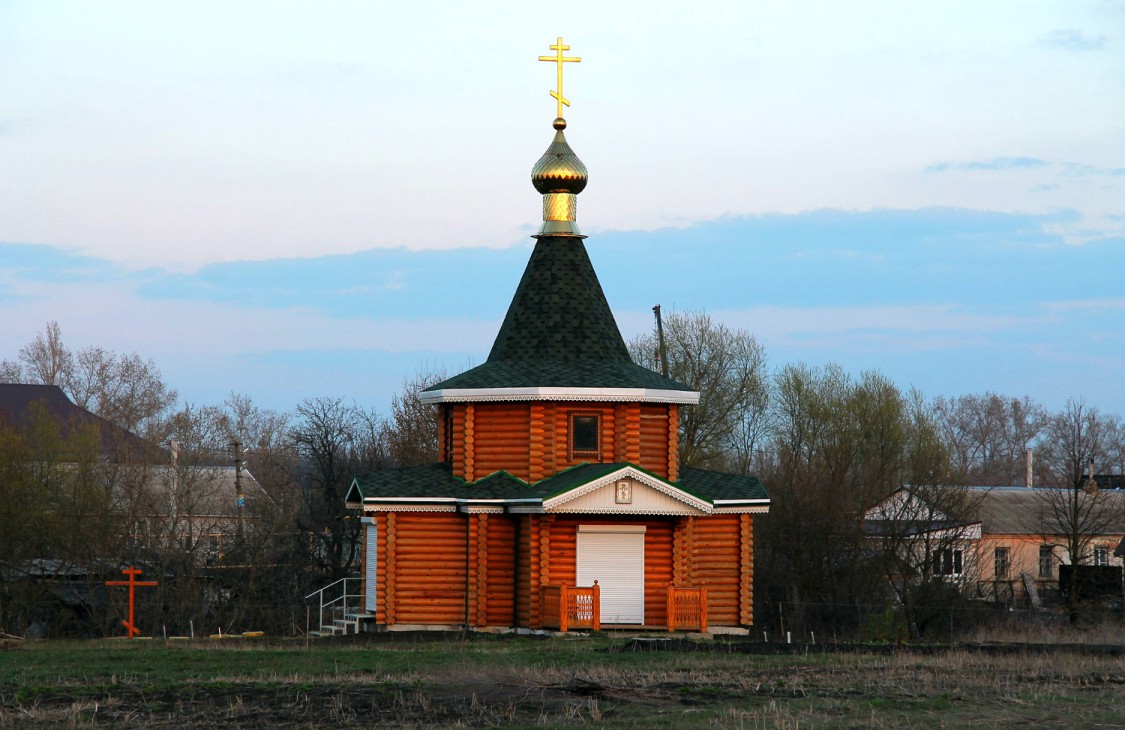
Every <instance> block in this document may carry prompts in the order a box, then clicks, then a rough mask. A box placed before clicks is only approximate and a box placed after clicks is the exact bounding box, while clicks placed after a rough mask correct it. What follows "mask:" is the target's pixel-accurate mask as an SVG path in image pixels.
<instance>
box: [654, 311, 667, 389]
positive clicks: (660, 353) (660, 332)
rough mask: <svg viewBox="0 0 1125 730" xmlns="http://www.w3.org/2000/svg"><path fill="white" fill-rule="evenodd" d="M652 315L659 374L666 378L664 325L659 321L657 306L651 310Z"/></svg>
mask: <svg viewBox="0 0 1125 730" xmlns="http://www.w3.org/2000/svg"><path fill="white" fill-rule="evenodd" d="M652 313H653V314H655V315H656V342H657V347H658V350H657V357H658V358H660V374H661V375H663V376H664V377H668V348H667V347H665V346H664V323H663V322H661V321H660V305H659V304H657V305H656V306H655V307H653V308H652Z"/></svg>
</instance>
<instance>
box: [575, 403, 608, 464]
mask: <svg viewBox="0 0 1125 730" xmlns="http://www.w3.org/2000/svg"><path fill="white" fill-rule="evenodd" d="M598 420H599V419H598V416H597V414H593V413H575V414H572V415H571V416H570V451H571V454H574V455H583V456H597V455H598V453H599V451H600V449H599V448H598V444H599V442H600V440H601V439H600V433H599V431H600V430H601V429H600V428H599V425H600V424H599V423H598Z"/></svg>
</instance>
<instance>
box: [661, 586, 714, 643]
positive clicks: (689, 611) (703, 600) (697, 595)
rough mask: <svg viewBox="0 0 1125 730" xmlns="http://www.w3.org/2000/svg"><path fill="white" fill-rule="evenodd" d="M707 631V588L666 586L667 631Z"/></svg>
mask: <svg viewBox="0 0 1125 730" xmlns="http://www.w3.org/2000/svg"><path fill="white" fill-rule="evenodd" d="M676 629H695V630H697V631H704V632H705V631H707V589H706V588H677V587H676V586H673V585H670V586H668V631H669V632H672V631H675V630H676Z"/></svg>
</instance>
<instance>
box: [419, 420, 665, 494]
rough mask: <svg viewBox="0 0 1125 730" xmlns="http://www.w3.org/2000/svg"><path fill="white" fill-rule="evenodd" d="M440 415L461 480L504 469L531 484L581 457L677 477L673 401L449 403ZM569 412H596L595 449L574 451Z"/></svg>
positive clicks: (445, 454)
mask: <svg viewBox="0 0 1125 730" xmlns="http://www.w3.org/2000/svg"><path fill="white" fill-rule="evenodd" d="M441 413H442V414H443V415H442V416H441V417H440V418H439V419H438V434H439V443H440V444H441V450H442V451H441V456H442V459H443V460H445V461H450V462H452V464H453V473H454V474H456V475H457V476H459V477H462V478H463V479H465V480H466V481H475V480H477V479H482V478H484V477H486V476H488V475H489V474H491V473H493V472H496V471H500V470H504V471H507V472H510V473H511V474H513V475H515V476H517V477H519V478H520V479H524V480H526V481H530V482H532V483H534V482H537V481H539V480H540V479H543V478H545V477H549V476H551V475H553V474H555V473H557V472H559V471H561V470H562V469H565V468H567V467H570V466H574V465H576V464H580V463H582V462H584V461H601V462H621V461H627V462H630V463H632V464H637V465H638V466H640V467H641V468H643V469H646V470H648V471H651V472H653V473H655V474H659V475H660V476H663V477H667V478H669V479H671V480H673V481H675V480H676V478H677V477H678V476H679V473H678V472H679V468H678V462H679V434H678V428H679V412H678V409H677V406H674V405H667V404H640V403H601V404H599V403H555V402H549V401H532V402H518V403H468V404H466V403H449V404H444V405H443V406H442V412H441ZM447 413H448V414H449V418H448V419H447V418H446V417H445V416H444V414H447ZM572 413H590V414H596V415H597V416H598V417H599V419H600V423H599V427H600V433H599V439H600V443H599V452H598V454H596V455H591V454H577V455H576V454H574V453H573V452H572V450H571V443H570V438H569V435H570V415H571V414H572ZM447 431H448V432H449V433H448V434H447Z"/></svg>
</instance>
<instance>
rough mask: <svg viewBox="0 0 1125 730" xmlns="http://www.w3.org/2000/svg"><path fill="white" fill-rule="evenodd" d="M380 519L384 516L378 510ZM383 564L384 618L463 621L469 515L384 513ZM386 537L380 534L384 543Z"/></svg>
mask: <svg viewBox="0 0 1125 730" xmlns="http://www.w3.org/2000/svg"><path fill="white" fill-rule="evenodd" d="M379 517H380V523H381V524H382V522H383V520H384V516H383V515H380V516H379ZM385 522H386V539H385V545H386V547H385V552H384V553H383V555H385V556H386V559H385V561H384V563H385V566H386V568H385V570H384V571H382V574H381V575H380V581H379V582H380V583H381V584H383V586H384V594H385V600H384V602H383V604H384V611H383V612H382V613H383V616H382V622H383V623H386V624H460V623H464V621H465V571H466V561H465V537H466V534H465V528H466V525H465V516H464V515H460V514H457V513H454V512H398V513H393V512H392V513H389V514H387V515H386V516H385ZM383 542H384V540H383V539H382V538H380V543H381V545H380V547H382V543H383Z"/></svg>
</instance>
